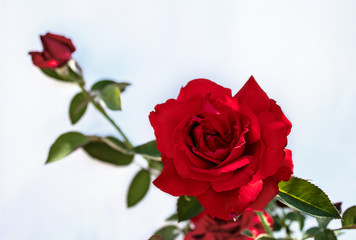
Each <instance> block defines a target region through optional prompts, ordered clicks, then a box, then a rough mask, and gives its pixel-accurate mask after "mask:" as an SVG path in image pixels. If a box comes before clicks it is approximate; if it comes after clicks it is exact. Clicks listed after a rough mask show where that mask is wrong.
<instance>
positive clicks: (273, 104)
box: [270, 99, 292, 135]
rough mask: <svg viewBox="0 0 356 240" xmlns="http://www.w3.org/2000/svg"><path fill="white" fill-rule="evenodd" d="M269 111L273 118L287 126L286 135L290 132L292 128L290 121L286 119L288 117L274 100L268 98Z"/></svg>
mask: <svg viewBox="0 0 356 240" xmlns="http://www.w3.org/2000/svg"><path fill="white" fill-rule="evenodd" d="M270 111H271V112H272V113H273V114H274V116H275V118H276V119H277V120H279V121H281V122H283V123H284V124H285V125H286V126H287V135H288V134H289V133H290V130H291V128H292V123H291V122H290V121H289V120H288V118H287V117H286V116H285V115H284V113H283V112H282V109H281V107H280V106H278V105H277V103H276V101H274V100H272V99H270Z"/></svg>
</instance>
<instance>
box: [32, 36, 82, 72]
mask: <svg viewBox="0 0 356 240" xmlns="http://www.w3.org/2000/svg"><path fill="white" fill-rule="evenodd" d="M40 37H41V42H42V45H43V51H42V52H37V51H31V52H29V54H30V55H31V57H32V62H33V64H34V65H36V66H37V67H39V68H51V69H53V68H60V67H63V66H64V65H65V64H66V63H67V62H68V61H69V60H70V59H71V58H72V53H73V52H74V51H75V46H74V45H73V43H72V41H71V40H70V39H68V38H66V37H64V36H61V35H57V34H52V33H47V34H46V35H44V36H40Z"/></svg>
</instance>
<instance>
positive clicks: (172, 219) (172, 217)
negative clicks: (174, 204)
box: [166, 213, 178, 221]
mask: <svg viewBox="0 0 356 240" xmlns="http://www.w3.org/2000/svg"><path fill="white" fill-rule="evenodd" d="M175 220H178V214H177V213H173V214H172V215H171V216H169V217H168V218H167V219H166V221H175Z"/></svg>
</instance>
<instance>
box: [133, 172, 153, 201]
mask: <svg viewBox="0 0 356 240" xmlns="http://www.w3.org/2000/svg"><path fill="white" fill-rule="evenodd" d="M150 183H151V176H150V173H149V172H148V171H146V170H141V171H139V172H138V173H137V174H136V176H135V177H134V178H133V180H132V182H131V184H130V187H129V191H128V194H127V206H128V207H132V206H134V205H136V204H137V203H138V202H139V201H141V200H142V199H143V197H144V196H145V195H146V193H147V191H148V189H149V187H150Z"/></svg>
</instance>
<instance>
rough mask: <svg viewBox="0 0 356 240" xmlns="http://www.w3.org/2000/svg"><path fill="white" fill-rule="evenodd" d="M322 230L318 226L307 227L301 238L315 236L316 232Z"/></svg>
mask: <svg viewBox="0 0 356 240" xmlns="http://www.w3.org/2000/svg"><path fill="white" fill-rule="evenodd" d="M321 231H323V229H322V228H320V227H312V228H309V229H308V230H306V231H305V232H304V234H303V239H306V238H310V237H313V236H315V235H316V234H317V233H319V232H321Z"/></svg>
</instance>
